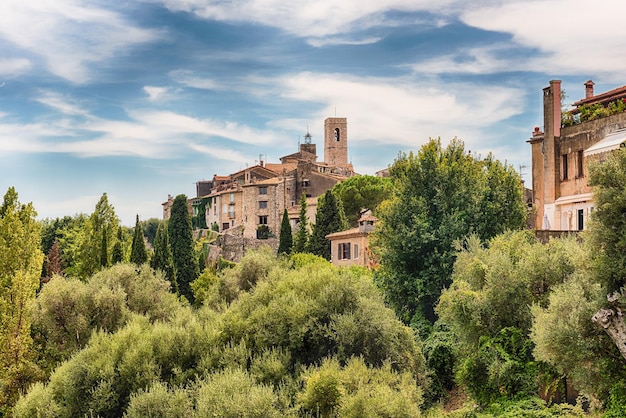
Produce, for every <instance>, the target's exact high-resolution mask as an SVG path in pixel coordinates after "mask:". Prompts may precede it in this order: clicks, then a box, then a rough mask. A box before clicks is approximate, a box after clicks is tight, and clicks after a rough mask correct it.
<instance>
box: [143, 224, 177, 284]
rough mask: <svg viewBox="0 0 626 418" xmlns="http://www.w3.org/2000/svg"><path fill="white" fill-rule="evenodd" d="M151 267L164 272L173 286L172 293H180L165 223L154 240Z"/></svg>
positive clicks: (160, 226)
mask: <svg viewBox="0 0 626 418" xmlns="http://www.w3.org/2000/svg"><path fill="white" fill-rule="evenodd" d="M150 267H152V268H153V269H155V270H160V271H162V272H163V274H164V275H165V278H166V279H167V280H169V281H170V283H171V284H172V291H173V292H175V293H178V284H177V283H176V274H175V273H174V260H173V259H172V249H171V247H170V240H169V236H168V233H167V223H165V222H161V223H160V224H159V228H158V229H157V233H156V237H155V238H154V253H153V254H152V258H151V259H150Z"/></svg>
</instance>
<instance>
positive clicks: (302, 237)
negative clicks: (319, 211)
mask: <svg viewBox="0 0 626 418" xmlns="http://www.w3.org/2000/svg"><path fill="white" fill-rule="evenodd" d="M299 205H300V216H299V217H298V225H297V229H296V239H295V240H294V243H293V252H294V253H303V252H305V251H306V249H307V246H308V243H309V217H308V216H307V214H306V207H307V205H306V194H304V193H302V196H300V202H299Z"/></svg>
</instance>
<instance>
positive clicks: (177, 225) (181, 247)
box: [167, 194, 200, 303]
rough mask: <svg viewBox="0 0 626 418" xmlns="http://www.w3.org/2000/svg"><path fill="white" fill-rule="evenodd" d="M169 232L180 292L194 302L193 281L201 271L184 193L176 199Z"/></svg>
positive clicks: (168, 228)
mask: <svg viewBox="0 0 626 418" xmlns="http://www.w3.org/2000/svg"><path fill="white" fill-rule="evenodd" d="M167 233H168V235H169V237H168V238H169V241H170V246H171V249H172V258H173V261H174V272H175V274H176V282H177V284H178V291H179V294H180V295H181V296H184V297H186V298H187V300H189V302H191V303H193V292H192V290H191V283H192V282H193V281H194V280H196V279H197V278H198V276H199V275H200V273H199V271H198V262H197V258H196V257H195V253H194V246H193V236H192V229H191V216H190V215H189V210H188V209H187V196H185V195H184V194H180V195H178V196H176V198H175V199H174V203H173V204H172V210H171V212H170V220H169V223H168V226H167Z"/></svg>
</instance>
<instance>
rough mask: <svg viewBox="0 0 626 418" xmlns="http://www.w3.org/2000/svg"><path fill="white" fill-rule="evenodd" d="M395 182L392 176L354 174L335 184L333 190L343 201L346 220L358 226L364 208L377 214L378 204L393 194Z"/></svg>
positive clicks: (353, 225)
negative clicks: (392, 180)
mask: <svg viewBox="0 0 626 418" xmlns="http://www.w3.org/2000/svg"><path fill="white" fill-rule="evenodd" d="M392 187H393V183H392V182H391V179H390V178H383V177H376V176H369V175H365V176H354V177H350V178H349V179H347V180H344V181H342V182H341V183H337V184H335V186H333V188H332V191H333V193H334V194H335V196H337V199H339V200H340V201H341V204H342V206H343V210H344V212H345V215H346V221H347V222H348V225H349V226H351V227H356V226H357V224H358V220H359V216H360V214H361V211H362V210H363V209H369V210H371V211H372V212H373V213H374V214H376V209H377V208H378V205H380V204H381V202H383V201H384V200H386V199H389V198H390V197H391V196H392Z"/></svg>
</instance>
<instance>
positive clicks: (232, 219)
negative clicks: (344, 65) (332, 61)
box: [164, 118, 355, 238]
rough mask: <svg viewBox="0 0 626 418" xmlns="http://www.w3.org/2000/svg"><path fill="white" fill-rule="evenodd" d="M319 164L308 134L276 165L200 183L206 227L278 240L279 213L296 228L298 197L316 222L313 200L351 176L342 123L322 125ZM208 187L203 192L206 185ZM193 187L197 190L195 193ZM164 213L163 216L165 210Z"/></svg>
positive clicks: (261, 164)
mask: <svg viewBox="0 0 626 418" xmlns="http://www.w3.org/2000/svg"><path fill="white" fill-rule="evenodd" d="M324 132H325V134H324V161H322V162H318V161H317V158H318V156H317V147H316V145H315V144H313V143H312V142H311V135H310V134H308V133H307V135H306V136H305V141H304V143H303V144H300V145H299V149H298V151H297V152H295V153H293V154H290V155H286V156H284V157H281V158H280V163H276V164H274V163H266V162H265V161H260V162H259V164H257V165H255V166H253V167H248V168H246V169H244V170H241V171H238V172H236V173H233V174H230V175H228V176H217V175H215V176H214V177H213V180H211V181H203V182H202V185H201V186H202V191H203V192H205V193H206V194H204V195H202V196H200V195H199V196H198V197H197V198H196V200H198V199H199V198H204V199H205V201H208V204H207V206H206V214H205V216H206V222H207V225H208V226H209V228H211V227H213V228H215V226H217V228H216V229H218V230H219V231H220V232H225V231H228V230H230V229H232V228H238V232H241V233H242V234H243V237H245V238H257V231H259V230H260V228H261V227H263V226H264V225H266V226H267V228H269V231H270V234H271V235H274V236H278V234H279V233H280V224H281V221H282V216H283V212H284V210H285V209H287V210H288V213H289V216H290V219H291V221H292V226H293V227H294V228H295V225H296V222H297V219H298V214H299V208H298V206H297V205H298V202H299V200H300V196H301V195H302V194H303V193H304V194H305V195H306V197H307V212H308V213H309V214H311V212H312V215H313V216H309V220H310V221H311V222H313V223H314V222H315V217H314V213H315V212H314V210H315V207H316V203H317V197H319V196H320V195H322V194H324V193H325V192H326V190H328V189H330V188H332V187H333V186H334V185H335V184H337V183H338V182H340V181H342V180H344V179H346V178H348V177H351V176H353V175H355V173H354V169H353V167H352V165H351V164H350V163H349V162H348V128H347V120H346V118H328V119H326V121H325V123H324ZM209 183H210V184H211V187H210V189H207V184H209ZM200 190H201V189H200V186H198V191H200ZM164 214H165V211H164Z"/></svg>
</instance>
